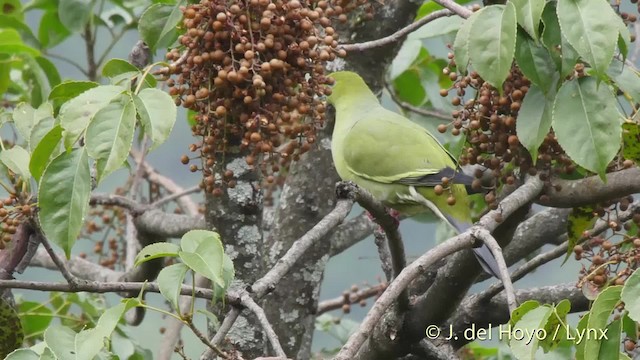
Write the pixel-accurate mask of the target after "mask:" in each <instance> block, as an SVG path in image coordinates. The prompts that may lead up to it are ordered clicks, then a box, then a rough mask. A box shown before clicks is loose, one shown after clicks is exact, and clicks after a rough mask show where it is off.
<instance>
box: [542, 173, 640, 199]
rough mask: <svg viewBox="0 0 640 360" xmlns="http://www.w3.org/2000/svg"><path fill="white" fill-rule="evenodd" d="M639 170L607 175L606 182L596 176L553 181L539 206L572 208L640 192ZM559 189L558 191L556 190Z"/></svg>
mask: <svg viewBox="0 0 640 360" xmlns="http://www.w3.org/2000/svg"><path fill="white" fill-rule="evenodd" d="M638 179H640V168H637V167H634V168H630V169H625V170H620V171H617V172H614V173H609V174H607V182H606V183H604V182H602V179H600V177H598V176H591V177H588V178H585V179H581V180H562V179H553V180H552V184H553V185H554V186H553V187H552V188H550V189H549V190H548V191H547V196H544V197H541V199H540V204H542V205H545V206H550V207H561V208H573V207H578V206H584V205H588V204H594V203H598V202H602V201H607V200H611V199H616V198H621V197H624V196H627V195H631V194H636V193H639V192H640V181H638ZM556 188H559V189H560V190H559V191H558V190H556Z"/></svg>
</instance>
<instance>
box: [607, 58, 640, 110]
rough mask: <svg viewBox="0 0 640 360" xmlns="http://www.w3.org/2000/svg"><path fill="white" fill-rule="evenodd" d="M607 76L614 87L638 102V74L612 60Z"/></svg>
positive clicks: (639, 77) (639, 90)
mask: <svg viewBox="0 0 640 360" xmlns="http://www.w3.org/2000/svg"><path fill="white" fill-rule="evenodd" d="M607 75H609V77H610V78H611V80H613V81H614V82H615V84H616V86H617V87H618V88H619V89H620V90H622V91H623V92H624V93H625V94H626V95H628V96H630V97H631V98H632V99H633V100H635V101H636V102H640V74H639V73H638V71H636V70H635V69H634V68H633V67H631V66H627V65H626V64H624V63H623V62H622V61H620V60H618V59H613V62H612V63H611V67H609V70H608V71H607Z"/></svg>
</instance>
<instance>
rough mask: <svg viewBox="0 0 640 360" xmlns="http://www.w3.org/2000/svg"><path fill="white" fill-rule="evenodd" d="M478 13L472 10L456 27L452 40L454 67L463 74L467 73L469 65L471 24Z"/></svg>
mask: <svg viewBox="0 0 640 360" xmlns="http://www.w3.org/2000/svg"><path fill="white" fill-rule="evenodd" d="M478 13H479V11H477V12H474V13H473V14H471V16H469V17H468V18H467V19H466V20H465V21H464V22H463V23H462V25H460V29H458V33H457V34H456V38H455V40H454V41H453V56H454V59H455V61H456V68H457V69H458V71H460V72H461V73H463V74H466V73H467V67H468V66H469V34H470V33H471V26H472V25H473V22H474V21H475V19H477V18H478Z"/></svg>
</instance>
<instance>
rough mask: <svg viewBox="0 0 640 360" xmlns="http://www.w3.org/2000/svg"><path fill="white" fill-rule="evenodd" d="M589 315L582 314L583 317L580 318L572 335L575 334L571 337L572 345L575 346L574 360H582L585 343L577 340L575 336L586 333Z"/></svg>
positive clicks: (579, 339)
mask: <svg viewBox="0 0 640 360" xmlns="http://www.w3.org/2000/svg"><path fill="white" fill-rule="evenodd" d="M589 314H590V313H586V314H584V316H582V318H580V321H578V325H577V326H576V331H575V332H574V334H576V336H574V337H573V338H574V344H575V346H576V360H584V345H585V343H586V341H584V340H583V339H581V338H579V337H578V336H577V335H578V334H584V333H586V331H587V326H588V322H589Z"/></svg>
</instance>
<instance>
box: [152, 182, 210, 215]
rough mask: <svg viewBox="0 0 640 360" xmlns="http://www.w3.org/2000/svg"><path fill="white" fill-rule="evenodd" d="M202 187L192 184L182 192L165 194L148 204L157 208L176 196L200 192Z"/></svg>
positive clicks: (176, 197)
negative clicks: (192, 185)
mask: <svg viewBox="0 0 640 360" xmlns="http://www.w3.org/2000/svg"><path fill="white" fill-rule="evenodd" d="M201 190H202V189H201V188H200V187H199V186H194V187H190V188H188V189H186V190H184V191H182V192H178V193H173V194H171V195H168V196H165V197H163V198H162V199H159V200H158V201H155V202H153V203H152V204H151V205H150V206H151V207H154V208H157V207H160V206H162V205H164V204H166V203H168V202H170V201H173V200H176V199H178V198H181V197H183V196H186V195H190V194H195V193H198V192H200V191H201ZM191 215H196V214H191Z"/></svg>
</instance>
